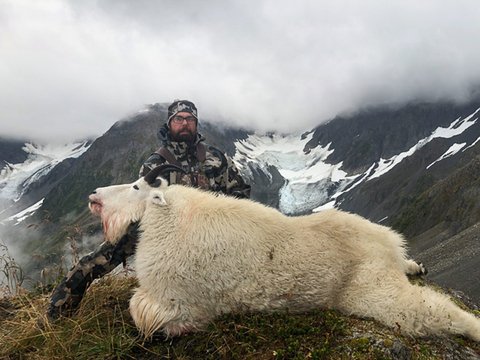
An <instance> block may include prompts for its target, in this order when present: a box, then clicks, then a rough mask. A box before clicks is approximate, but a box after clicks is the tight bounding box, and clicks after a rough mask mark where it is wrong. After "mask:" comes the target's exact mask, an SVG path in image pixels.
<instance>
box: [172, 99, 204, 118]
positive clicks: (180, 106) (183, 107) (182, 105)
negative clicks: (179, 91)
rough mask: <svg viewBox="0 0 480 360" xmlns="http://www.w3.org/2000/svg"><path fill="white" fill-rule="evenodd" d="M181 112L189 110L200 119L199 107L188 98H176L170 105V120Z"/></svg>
mask: <svg viewBox="0 0 480 360" xmlns="http://www.w3.org/2000/svg"><path fill="white" fill-rule="evenodd" d="M179 112H188V113H190V114H192V115H193V116H194V117H195V118H196V119H197V120H198V114H197V108H196V107H195V104H194V103H192V102H191V101H188V100H174V101H173V103H172V104H170V106H169V107H168V113H167V116H168V122H170V120H171V118H173V117H174V116H175V115H177V114H178V113H179Z"/></svg>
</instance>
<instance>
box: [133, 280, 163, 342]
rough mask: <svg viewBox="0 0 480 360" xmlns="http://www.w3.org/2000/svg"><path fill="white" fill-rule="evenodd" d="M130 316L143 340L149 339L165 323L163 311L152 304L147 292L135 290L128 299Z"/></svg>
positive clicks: (155, 304) (139, 289) (140, 289)
mask: <svg viewBox="0 0 480 360" xmlns="http://www.w3.org/2000/svg"><path fill="white" fill-rule="evenodd" d="M130 314H131V315H132V318H133V320H134V321H135V325H136V326H137V329H138V330H139V331H140V332H141V333H142V335H143V336H144V337H145V338H147V339H148V338H151V337H152V336H153V334H154V333H155V332H156V331H157V330H159V329H160V328H161V327H162V325H163V324H164V323H165V320H166V319H165V317H164V311H162V309H161V307H160V306H159V304H158V303H156V302H154V301H153V300H152V299H151V297H150V295H149V293H148V291H147V290H145V289H142V288H137V289H136V290H135V293H134V294H133V296H132V298H131V299H130Z"/></svg>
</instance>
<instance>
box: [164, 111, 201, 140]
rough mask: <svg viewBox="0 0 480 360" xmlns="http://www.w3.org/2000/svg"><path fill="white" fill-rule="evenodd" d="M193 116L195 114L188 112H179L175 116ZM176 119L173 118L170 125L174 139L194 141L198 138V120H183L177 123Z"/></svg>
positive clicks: (185, 117) (184, 117)
mask: <svg viewBox="0 0 480 360" xmlns="http://www.w3.org/2000/svg"><path fill="white" fill-rule="evenodd" d="M192 116H193V115H192V114H190V113H188V112H179V113H177V114H176V115H175V116H174V118H177V119H179V118H183V119H187V118H190V117H192ZM174 120H175V119H173V118H172V120H171V121H170V125H169V127H170V137H171V138H172V140H173V141H177V142H186V143H193V142H194V141H195V139H196V138H197V122H196V121H193V122H188V121H187V120H183V121H182V122H181V123H177V122H176V121H174Z"/></svg>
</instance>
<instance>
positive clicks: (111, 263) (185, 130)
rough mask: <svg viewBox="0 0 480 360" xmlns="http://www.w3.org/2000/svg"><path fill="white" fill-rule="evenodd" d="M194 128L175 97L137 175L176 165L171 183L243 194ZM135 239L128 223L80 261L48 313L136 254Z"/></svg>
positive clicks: (188, 107) (71, 302)
mask: <svg viewBox="0 0 480 360" xmlns="http://www.w3.org/2000/svg"><path fill="white" fill-rule="evenodd" d="M197 126H198V115H197V108H196V107H195V105H194V104H193V103H192V102H190V101H187V100H175V101H174V102H173V103H172V104H171V105H170V106H169V107H168V119H167V123H166V124H164V125H163V126H162V127H161V128H160V130H159V132H158V136H159V138H160V140H161V142H162V145H163V146H162V147H161V148H160V149H159V150H157V151H156V152H155V153H153V154H152V155H151V156H150V157H149V158H148V159H147V161H146V162H145V163H144V164H143V166H142V168H141V169H140V176H145V175H146V174H147V173H148V172H149V171H150V170H151V169H153V168H154V167H156V166H158V165H161V164H164V163H170V164H175V165H178V166H180V167H182V168H183V169H184V170H185V171H186V172H187V174H179V173H171V174H170V179H169V180H170V184H183V185H187V186H195V187H199V188H202V189H206V190H211V191H215V192H218V193H223V194H226V195H231V196H235V197H239V198H248V197H249V196H250V186H249V185H247V184H246V183H245V182H244V180H243V179H242V177H241V176H240V174H239V173H238V171H237V169H236V167H235V165H234V164H233V162H232V160H231V159H230V158H229V157H228V156H227V155H225V154H224V153H223V152H222V151H220V150H219V149H217V148H215V147H213V146H209V145H206V144H204V142H203V141H204V138H203V137H202V136H201V135H200V134H199V133H198V132H197ZM137 238H138V234H137V224H132V226H131V229H130V231H129V232H128V234H127V235H125V236H124V237H123V238H122V239H121V240H120V241H119V243H118V244H116V245H112V244H110V243H109V242H104V243H103V244H102V245H101V246H100V247H99V248H98V249H96V250H95V251H94V252H92V253H90V254H88V255H86V256H84V257H83V258H82V259H80V261H79V262H78V264H76V265H74V266H73V267H72V269H71V270H70V271H69V272H68V274H67V275H66V277H65V278H64V279H63V280H62V282H61V283H60V284H59V285H58V286H57V287H56V288H55V290H54V291H53V293H52V295H51V296H50V299H49V305H48V308H47V315H48V316H49V317H50V318H57V317H58V316H59V315H60V313H61V311H63V310H67V309H71V308H74V307H76V306H77V305H78V303H79V302H80V301H81V299H82V297H83V295H84V293H85V291H86V289H87V287H88V286H89V285H90V284H91V283H92V281H93V280H94V279H97V278H100V277H102V276H103V275H105V274H107V273H109V272H110V271H112V270H113V269H115V268H116V267H117V266H118V265H119V264H121V263H123V264H124V265H125V263H126V259H127V257H128V256H130V255H132V254H133V253H134V252H135V245H136V242H137Z"/></svg>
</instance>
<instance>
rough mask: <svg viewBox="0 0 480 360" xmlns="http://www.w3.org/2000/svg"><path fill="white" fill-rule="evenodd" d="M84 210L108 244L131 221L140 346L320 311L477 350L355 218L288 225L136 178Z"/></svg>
mask: <svg viewBox="0 0 480 360" xmlns="http://www.w3.org/2000/svg"><path fill="white" fill-rule="evenodd" d="M160 180H161V179H160ZM157 185H158V180H157ZM135 188H136V189H135ZM90 199H91V201H92V202H91V204H90V209H91V210H92V211H93V212H95V213H98V214H100V216H101V217H102V221H103V223H104V224H105V223H108V224H110V225H109V227H108V231H109V233H108V236H109V239H111V240H112V241H114V242H115V241H118V239H120V238H121V236H122V235H123V234H124V232H125V231H126V230H125V229H126V228H127V226H128V225H129V224H130V223H131V222H136V221H139V220H140V230H141V235H140V238H139V242H138V246H137V251H136V256H135V267H136V271H137V277H138V280H139V284H140V286H139V288H138V289H136V290H135V293H134V295H133V297H132V299H131V301H130V312H131V314H132V317H133V319H134V321H135V323H136V325H137V327H138V329H139V330H140V332H141V333H142V334H143V335H144V336H145V337H150V336H152V335H153V334H154V333H155V332H156V331H159V330H161V331H163V332H164V333H165V334H166V335H167V336H176V335H181V334H183V333H186V332H190V331H195V330H197V329H201V328H203V327H205V326H206V325H207V324H208V323H209V322H210V321H211V320H212V319H214V318H215V317H217V316H219V315H221V314H223V313H227V312H231V311H235V312H237V311H244V310H250V311H254V312H265V313H269V312H274V311H283V310H285V309H286V308H289V309H291V310H293V311H299V312H306V311H311V310H313V309H316V308H319V307H324V306H328V307H332V308H334V309H337V310H339V311H340V312H342V313H344V314H347V315H350V314H354V315H357V316H362V317H373V318H375V319H376V320H378V321H380V322H382V323H384V324H385V325H388V326H390V327H395V328H397V327H398V326H399V327H400V329H401V331H402V332H403V333H404V334H406V335H411V336H415V337H425V336H430V335H435V336H448V335H452V334H457V335H465V336H467V337H470V338H472V339H474V340H475V341H480V320H479V319H477V318H476V317H475V316H474V315H472V314H470V313H468V312H466V311H464V310H461V309H460V308H459V307H458V306H456V305H455V304H454V303H453V302H452V301H451V300H450V299H449V298H448V297H447V296H445V295H442V294H440V293H437V292H435V291H433V290H431V289H430V288H427V287H419V286H416V285H412V284H411V283H410V282H409V280H408V278H407V276H406V275H405V274H421V273H422V271H423V268H422V266H421V265H418V264H417V263H415V262H414V261H413V260H409V259H407V254H406V250H405V241H404V239H403V238H402V237H401V236H400V235H399V234H397V233H395V232H394V231H392V230H390V229H389V228H387V227H384V226H380V225H377V224H374V223H372V222H370V221H368V220H366V219H363V218H361V217H360V216H357V215H353V214H349V213H345V212H341V211H338V210H327V211H323V212H319V213H315V214H312V215H308V216H300V217H287V216H285V215H283V214H281V213H280V212H279V211H277V210H275V209H273V208H269V207H266V206H264V205H262V204H259V203H257V202H254V201H251V200H246V199H234V198H231V197H226V196H219V195H217V194H214V193H210V192H205V191H201V190H198V189H194V188H188V187H185V186H180V185H172V186H168V185H167V182H166V181H165V180H163V181H162V180H161V185H160V186H158V187H152V186H150V185H149V184H147V182H146V181H145V180H144V179H143V178H141V179H139V180H137V181H136V182H134V183H132V184H127V185H117V186H110V187H106V188H99V189H97V190H96V191H95V192H94V194H92V195H91V196H90ZM111 219H122V221H125V224H122V223H121V221H118V220H115V221H112V220H111Z"/></svg>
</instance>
